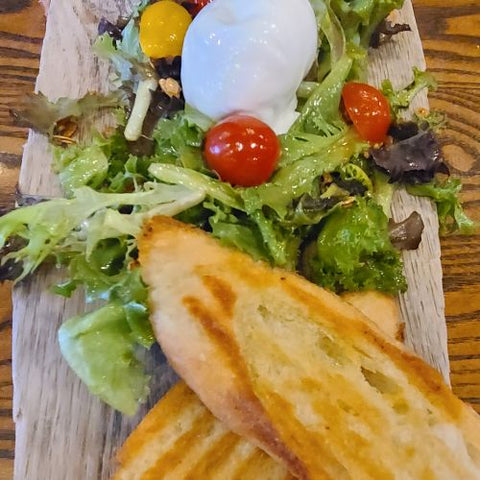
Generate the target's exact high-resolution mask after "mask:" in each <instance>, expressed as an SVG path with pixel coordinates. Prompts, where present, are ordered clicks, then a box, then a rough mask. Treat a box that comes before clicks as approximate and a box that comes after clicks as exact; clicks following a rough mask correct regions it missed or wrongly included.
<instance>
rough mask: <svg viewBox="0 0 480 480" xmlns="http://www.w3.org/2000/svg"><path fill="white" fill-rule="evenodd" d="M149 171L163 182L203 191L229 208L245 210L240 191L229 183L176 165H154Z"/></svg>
mask: <svg viewBox="0 0 480 480" xmlns="http://www.w3.org/2000/svg"><path fill="white" fill-rule="evenodd" d="M148 170H149V172H150V174H151V175H153V177H155V178H156V179H157V180H160V181H161V182H165V183H170V184H174V185H182V186H184V187H185V188H188V189H190V190H192V191H201V192H204V193H205V194H206V195H208V196H209V197H211V198H213V199H215V200H218V201H219V202H222V203H223V204H225V205H226V206H227V207H230V208H235V209H237V210H244V209H245V207H244V205H243V201H242V198H241V195H240V193H239V190H238V189H235V188H234V187H232V186H231V185H230V184H229V183H225V182H222V181H220V180H217V179H215V178H212V177H209V176H208V175H204V174H203V173H200V172H196V171H195V170H191V169H189V168H183V167H177V166H175V165H167V164H162V163H153V164H152V165H150V168H149V169H148Z"/></svg>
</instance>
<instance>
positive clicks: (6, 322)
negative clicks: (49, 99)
mask: <svg viewBox="0 0 480 480" xmlns="http://www.w3.org/2000/svg"><path fill="white" fill-rule="evenodd" d="M6 3H10V5H14V6H15V12H10V13H6V12H5V11H4V4H6ZM414 3H415V7H416V8H415V9H416V15H417V20H418V23H419V27H420V34H421V37H422V39H423V43H424V47H425V51H426V57H427V66H428V67H429V68H430V69H431V70H432V71H433V72H434V73H435V75H436V77H437V79H438V80H439V83H440V89H439V91H438V92H437V93H435V94H434V95H433V96H431V103H432V106H433V107H434V108H436V109H440V110H443V111H446V112H447V113H448V114H449V115H450V117H451V118H452V120H453V121H452V122H451V125H450V128H449V129H448V130H447V132H446V135H445V137H444V143H445V146H446V148H445V150H446V153H447V157H448V160H449V162H450V164H451V165H453V166H454V171H455V173H456V174H458V175H460V176H462V177H463V180H464V183H465V186H466V188H465V193H464V200H465V201H466V202H467V208H468V211H469V213H470V214H471V215H472V216H473V217H474V218H476V219H477V220H480V205H479V196H480V189H479V188H478V184H479V183H480V170H479V165H480V145H479V135H480V114H479V113H478V112H480V97H479V96H478V91H479V88H480V87H479V84H478V70H479V67H480V63H479V55H480V46H479V45H480V38H479V32H480V29H479V21H480V20H479V19H480V5H479V4H478V2H477V1H476V0H470V1H468V0H452V1H450V2H448V7H446V6H445V2H444V1H443V0H415V1H414ZM42 36H43V20H42V11H41V8H40V7H39V6H38V5H37V4H36V3H35V2H34V1H26V2H4V3H2V4H1V5H0V152H2V153H1V154H0V209H2V208H5V206H6V205H8V204H9V203H11V201H12V198H13V192H14V188H15V181H16V176H17V173H18V165H19V163H20V155H21V148H22V144H23V143H24V141H25V138H26V132H25V130H22V129H18V128H17V127H14V126H13V125H12V124H11V122H10V119H9V117H8V115H7V110H8V108H9V107H11V106H13V105H15V104H16V102H18V99H19V98H20V97H21V95H22V94H23V93H24V92H27V91H29V90H31V89H32V88H33V84H34V81H35V77H36V74H37V68H38V61H39V51H40V46H41V38H42ZM17 77H18V78H17ZM14 82H15V84H14ZM479 245H480V237H479V236H474V237H470V238H464V237H450V238H448V239H445V240H444V241H443V242H442V252H443V258H442V263H443V269H444V288H445V297H446V312H447V319H448V333H449V347H450V360H451V368H452V375H451V379H452V384H453V388H454V390H455V391H456V393H457V394H459V395H460V396H461V397H462V398H464V399H466V400H469V401H470V402H472V404H473V405H474V407H476V408H477V409H478V410H479V411H480V339H479V336H480V333H479V332H480V256H479V251H478V250H479V249H480V247H479ZM8 296H9V293H8V286H2V287H0V480H6V479H11V478H12V465H13V462H12V458H13V444H14V433H13V425H12V422H11V420H10V417H11V408H12V407H11V396H12V387H11V369H10V362H11V360H10V359H11V355H10V352H9V344H10V325H11V322H10V316H11V313H10V308H9V300H8ZM91 478H95V477H91Z"/></svg>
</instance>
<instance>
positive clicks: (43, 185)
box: [13, 0, 449, 480]
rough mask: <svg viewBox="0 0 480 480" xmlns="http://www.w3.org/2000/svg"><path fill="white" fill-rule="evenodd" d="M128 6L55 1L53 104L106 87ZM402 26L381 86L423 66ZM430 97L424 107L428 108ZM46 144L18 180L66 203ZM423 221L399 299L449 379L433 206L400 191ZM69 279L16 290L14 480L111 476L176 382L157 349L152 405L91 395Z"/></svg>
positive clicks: (411, 333)
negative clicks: (112, 35) (108, 24)
mask: <svg viewBox="0 0 480 480" xmlns="http://www.w3.org/2000/svg"><path fill="white" fill-rule="evenodd" d="M126 3H127V2H125V1H121V0H53V1H52V3H51V6H50V11H49V15H48V21H47V28H46V35H45V40H44V44H43V51H42V58H41V65H40V74H39V77H38V81H37V89H38V90H39V91H41V92H43V93H44V94H46V95H47V96H48V97H50V98H51V99H52V100H54V99H56V98H58V97H61V96H67V97H73V98H75V97H80V96H82V95H84V94H85V93H86V92H87V91H106V90H107V89H108V65H106V64H105V63H104V62H102V61H99V60H98V59H96V58H95V57H94V56H93V54H92V53H91V50H90V45H91V42H92V40H93V39H94V38H95V36H96V27H97V24H98V21H99V19H100V18H101V17H102V16H105V17H106V18H108V19H110V20H115V19H116V18H117V17H118V15H119V14H125V13H127V12H128V10H129V7H130V5H129V4H126ZM399 20H401V21H404V22H407V23H409V24H410V26H411V27H412V32H411V33H404V34H400V35H399V36H397V37H396V38H395V39H394V40H393V41H392V42H390V43H389V44H387V45H384V46H382V47H381V48H380V49H379V50H378V51H377V52H375V55H374V56H373V61H372V63H371V71H370V77H371V81H373V82H377V83H378V82H380V81H381V80H383V79H384V78H390V79H391V80H392V81H393V83H394V84H395V85H397V86H401V85H404V84H406V83H407V82H408V81H409V80H410V79H411V76H412V73H411V69H412V66H418V67H421V68H425V63H424V58H423V52H422V46H421V42H420V38H419V35H418V30H417V28H416V23H415V18H414V14H413V10H412V7H411V4H410V1H409V0H407V2H406V5H405V7H404V8H403V10H402V12H401V14H400V15H399ZM426 105H427V104H426V97H423V98H421V99H418V106H426ZM50 163H51V155H50V153H49V150H48V145H47V142H46V139H45V138H44V137H42V136H40V135H37V134H33V133H32V134H30V137H29V139H28V143H27V145H26V148H25V152H24V158H23V164H22V170H21V174H20V181H19V186H20V191H21V192H22V193H23V194H30V195H42V196H58V195H60V194H61V192H60V188H59V185H58V182H57V180H56V178H55V176H54V175H53V174H52V172H51V169H50ZM413 210H417V211H419V212H420V213H421V214H422V217H423V219H424V222H425V224H426V230H425V233H424V236H423V241H422V244H421V246H420V248H419V249H418V250H417V251H415V252H408V253H407V254H406V255H405V271H406V275H407V279H408V283H409V289H408V292H407V294H405V295H403V296H402V297H401V299H400V304H401V311H402V316H403V319H404V321H405V322H406V340H407V343H408V344H409V345H410V346H411V347H412V348H413V349H414V350H415V351H416V352H417V353H418V354H419V355H421V356H423V357H424V358H425V359H426V360H427V361H428V362H429V363H431V364H432V365H434V366H435V367H436V368H438V369H439V370H440V371H441V372H442V374H443V375H444V377H445V379H446V380H447V381H448V372H449V365H448V355H447V334H446V324H445V317H444V299H443V291H442V270H441V263H440V244H439V239H438V233H437V232H438V221H437V216H436V213H435V210H434V208H433V206H432V204H431V203H430V202H429V201H427V200H423V199H416V198H412V197H410V196H408V195H406V194H405V193H399V194H398V195H397V198H396V199H395V205H394V216H395V217H396V218H397V219H403V218H404V217H405V216H406V215H408V214H409V213H410V212H411V211H413ZM60 278H61V273H59V272H56V271H40V272H38V273H37V274H36V275H35V276H34V277H33V278H32V279H30V280H29V281H27V282H25V283H23V284H22V285H20V286H17V287H16V288H15V290H14V314H13V377H14V378H13V380H14V418H15V422H16V452H15V474H14V475H15V479H16V480H98V479H102V480H103V479H108V478H110V476H111V473H112V469H113V467H114V461H113V457H114V453H115V450H116V448H118V446H119V445H120V444H121V443H122V442H123V440H124V439H125V437H126V436H127V435H128V433H129V432H130V431H131V430H132V428H133V427H134V426H135V425H136V424H137V423H138V422H139V420H140V419H141V418H142V417H143V415H144V414H145V412H146V411H147V409H148V408H150V406H151V405H152V404H153V403H155V402H156V401H157V400H158V399H159V398H160V397H161V395H162V394H163V393H164V392H165V391H166V390H167V389H168V388H169V387H170V385H172V383H173V382H174V381H175V374H174V373H173V372H172V370H171V369H170V367H168V365H167V364H166V362H165V359H164V358H163V356H162V354H161V352H160V351H159V349H158V348H154V349H153V351H152V352H150V353H149V354H148V355H147V357H148V358H147V364H148V368H149V369H150V371H151V372H152V375H153V381H152V391H151V395H150V397H149V401H148V402H147V405H145V406H143V407H142V408H141V409H140V411H139V412H138V414H137V415H136V416H135V417H133V418H127V417H125V416H122V415H120V414H118V413H116V412H114V411H113V410H112V409H111V408H109V407H107V406H105V405H104V404H102V403H101V402H100V401H99V400H98V399H96V398H94V397H93V396H91V395H90V394H89V393H88V391H87V389H86V388H85V387H84V385H83V384H82V383H81V382H80V380H79V379H78V378H77V377H76V376H75V375H74V374H73V372H72V371H71V370H70V369H69V368H68V366H67V364H66V362H65V361H64V360H63V359H62V357H61V354H60V350H59V347H58V343H57V329H58V327H59V325H60V324H61V323H62V321H63V320H64V319H67V318H69V317H71V316H74V315H76V314H79V313H83V312H84V311H86V309H87V308H90V309H91V308H92V306H89V307H86V306H85V303H84V302H83V299H82V296H81V295H80V294H77V295H76V296H74V297H73V298H72V299H69V300H65V299H63V298H61V297H58V296H54V295H52V294H50V293H49V291H48V288H49V286H50V285H52V284H53V283H55V282H57V281H58V280H59V279H60Z"/></svg>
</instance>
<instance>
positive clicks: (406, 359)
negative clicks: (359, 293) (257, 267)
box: [282, 279, 462, 421]
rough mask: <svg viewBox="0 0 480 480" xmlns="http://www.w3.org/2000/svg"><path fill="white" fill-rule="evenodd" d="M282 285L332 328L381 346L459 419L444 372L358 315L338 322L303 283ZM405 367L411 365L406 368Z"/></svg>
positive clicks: (435, 402)
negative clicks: (380, 333) (386, 337)
mask: <svg viewBox="0 0 480 480" xmlns="http://www.w3.org/2000/svg"><path fill="white" fill-rule="evenodd" d="M298 280H299V283H302V282H303V280H301V279H298ZM282 285H283V287H284V289H285V291H286V292H288V293H289V295H290V296H292V297H293V298H296V299H298V300H300V301H301V302H302V303H303V304H304V305H306V306H307V307H308V308H309V310H310V312H311V314H312V317H313V318H315V317H316V316H317V313H316V312H317V311H321V312H322V317H324V319H325V320H327V321H328V322H329V323H330V326H331V328H332V329H334V330H336V331H337V333H338V334H339V335H342V334H343V335H348V336H352V337H353V336H354V337H358V336H361V337H362V338H363V340H364V341H365V342H368V343H369V344H370V345H373V346H375V347H377V348H378V349H380V350H381V351H382V352H383V353H384V354H385V355H387V356H388V357H389V358H390V359H391V360H392V361H393V362H394V364H395V365H396V367H397V368H399V369H401V370H403V371H404V373H405V375H407V376H408V379H409V381H410V383H412V384H413V385H415V386H416V387H417V388H418V389H419V390H420V391H422V392H423V393H424V394H425V395H426V396H427V398H428V399H429V401H430V402H431V404H432V405H434V406H435V407H437V408H439V409H441V410H442V411H443V412H444V413H445V414H446V415H447V416H448V417H449V418H450V419H451V420H453V421H456V420H458V419H459V417H460V414H461V412H462V403H461V401H460V400H459V399H458V398H456V397H455V396H454V395H452V393H451V391H450V389H449V388H448V387H447V386H446V385H445V384H444V382H443V379H442V377H441V375H440V374H439V373H438V372H437V371H435V370H433V369H432V368H431V367H430V366H428V365H426V364H425V362H424V361H423V360H421V359H420V358H418V357H416V356H414V355H412V354H409V353H407V352H405V351H403V350H400V349H398V348H397V347H396V346H394V345H392V344H391V343H389V342H387V341H385V340H384V339H383V338H381V337H379V335H378V334H377V333H376V332H374V331H373V330H372V329H371V328H370V327H369V326H368V325H367V324H366V323H362V324H361V325H360V319H359V318H358V317H352V318H348V317H347V318H344V319H343V321H341V322H338V321H337V322H336V321H335V319H336V318H337V319H338V317H339V313H338V312H336V311H334V310H332V308H331V306H329V305H328V304H326V303H325V302H323V301H321V300H320V299H319V298H318V297H316V296H314V295H311V294H310V293H309V292H307V291H306V290H305V289H302V288H301V286H300V285H298V284H297V285H294V284H293V282H282ZM348 322H350V326H349V327H350V328H348V327H347V329H348V331H347V332H346V331H345V329H344V327H345V324H346V323H348ZM358 327H360V328H358ZM406 366H408V368H405V367H406Z"/></svg>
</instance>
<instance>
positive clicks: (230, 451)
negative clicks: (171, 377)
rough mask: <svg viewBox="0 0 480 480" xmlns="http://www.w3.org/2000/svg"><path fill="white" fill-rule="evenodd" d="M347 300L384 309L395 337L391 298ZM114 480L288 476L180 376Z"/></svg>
mask: <svg viewBox="0 0 480 480" xmlns="http://www.w3.org/2000/svg"><path fill="white" fill-rule="evenodd" d="M349 301H351V303H353V304H354V305H358V307H359V308H360V309H361V310H362V309H363V312H364V313H365V314H366V315H367V316H368V315H369V314H371V312H375V313H377V312H379V311H381V312H383V313H385V315H381V316H380V319H381V320H382V323H381V325H379V327H380V328H383V329H385V330H386V331H387V332H389V333H390V335H391V336H392V337H394V336H395V335H396V333H397V325H398V323H397V319H398V312H397V310H396V305H395V302H394V300H393V299H392V298H391V297H388V296H386V295H382V294H378V293H376V292H367V293H359V294H351V295H349ZM117 460H118V464H119V465H118V469H117V471H116V474H115V477H114V479H113V480H147V479H149V478H150V479H151V478H157V479H158V478H162V479H166V480H168V479H169V478H171V479H175V480H187V479H195V480H215V479H218V480H259V479H262V480H288V479H293V478H294V477H293V476H292V475H291V474H290V473H289V472H288V470H287V469H286V468H285V467H284V466H283V465H282V464H280V463H279V462H277V461H275V460H273V459H272V458H271V457H269V456H268V455H267V454H266V453H264V452H263V451H262V450H260V449H259V448H258V447H255V446H254V445H253V444H251V443H250V442H249V441H248V440H246V439H245V438H243V437H240V436H238V435H236V434H234V433H232V432H231V431H229V430H227V429H226V428H225V427H223V424H222V423H221V422H220V420H217V419H216V418H215V417H214V416H213V415H212V414H211V413H210V412H209V410H207V408H206V407H205V406H204V405H203V404H202V403H201V402H200V399H199V398H198V397H197V396H196V395H195V393H194V392H192V390H190V389H189V388H188V386H187V385H186V384H185V383H184V382H183V381H180V382H179V383H178V384H177V385H175V387H173V388H172V389H171V390H170V391H169V392H168V394H167V395H166V396H165V397H163V398H162V399H161V400H160V401H159V402H158V403H157V404H156V405H155V406H154V407H153V408H152V409H151V410H150V412H149V413H148V414H147V416H146V417H145V418H144V419H143V420H142V422H141V423H140V425H139V426H138V427H137V428H136V429H135V430H134V431H133V432H132V433H131V434H130V436H129V437H128V439H127V440H126V442H125V443H124V444H123V446H122V448H121V449H120V451H119V452H118V455H117Z"/></svg>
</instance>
